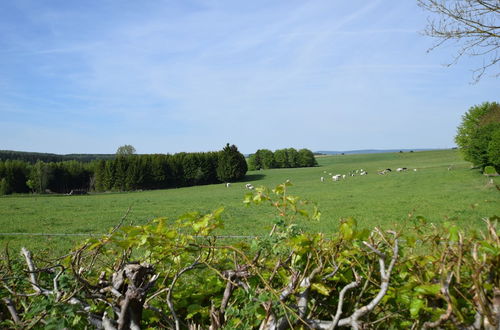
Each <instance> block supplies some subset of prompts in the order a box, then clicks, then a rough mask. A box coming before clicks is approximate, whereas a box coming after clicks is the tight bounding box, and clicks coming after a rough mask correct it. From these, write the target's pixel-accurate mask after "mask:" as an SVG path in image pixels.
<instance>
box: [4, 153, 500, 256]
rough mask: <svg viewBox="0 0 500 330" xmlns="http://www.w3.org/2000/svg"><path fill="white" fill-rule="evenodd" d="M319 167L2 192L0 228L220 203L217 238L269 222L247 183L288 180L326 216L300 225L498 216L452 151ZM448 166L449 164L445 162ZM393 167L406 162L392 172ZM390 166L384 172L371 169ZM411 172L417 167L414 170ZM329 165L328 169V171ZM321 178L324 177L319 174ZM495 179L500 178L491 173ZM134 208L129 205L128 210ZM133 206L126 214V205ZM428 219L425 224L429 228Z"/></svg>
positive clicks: (496, 195) (52, 229) (171, 213)
mask: <svg viewBox="0 0 500 330" xmlns="http://www.w3.org/2000/svg"><path fill="white" fill-rule="evenodd" d="M318 163H319V165H320V166H319V167H314V168H299V169H270V170H261V171H253V172H248V174H247V177H246V180H245V181H242V182H236V183H233V184H232V186H231V187H229V188H226V186H225V184H217V185H207V186H197V187H188V188H179V189H169V190H155V191H142V192H129V193H103V194H90V195H86V196H59V195H14V196H5V197H0V232H1V233H63V234H84V235H91V234H100V233H106V232H107V231H108V230H109V229H110V228H112V227H113V226H115V225H116V224H117V223H119V222H120V220H121V219H122V217H124V215H126V214H127V216H126V219H125V221H124V223H125V224H144V223H147V222H148V221H150V220H151V219H153V218H156V217H168V218H169V219H175V218H176V217H177V216H179V215H181V214H183V213H186V212H191V211H198V212H202V213H203V212H210V211H211V210H214V209H216V208H218V207H221V206H222V207H224V208H225V211H224V215H223V219H224V223H225V225H224V228H223V229H221V230H219V231H218V234H220V235H262V234H265V233H268V232H269V230H270V229H271V227H272V223H273V220H274V219H275V212H274V210H273V209H272V208H271V207H269V206H264V205H262V206H251V207H245V206H244V205H243V203H242V201H243V197H244V195H245V194H246V193H248V192H249V191H248V190H247V189H245V184H246V183H251V184H252V185H254V186H256V187H258V186H267V187H269V188H272V187H274V186H276V185H277V184H280V183H283V182H285V181H286V180H287V179H289V180H290V181H291V182H292V184H293V186H292V187H291V188H290V189H289V193H290V194H291V195H298V196H300V197H302V198H304V199H308V200H312V201H315V202H316V203H317V204H318V206H319V208H320V210H321V212H322V217H321V221H319V222H304V221H301V222H299V224H300V225H301V226H302V227H303V228H305V229H306V230H309V231H321V232H325V233H329V232H333V231H335V230H336V229H337V227H338V223H339V219H341V218H345V217H354V218H355V219H356V220H357V221H358V224H359V226H361V227H365V228H372V227H374V226H382V227H384V228H389V227H396V228H398V229H403V230H404V227H405V225H406V224H407V223H408V222H409V221H411V220H410V219H411V218H412V217H415V216H418V215H420V216H424V217H425V218H426V219H427V220H428V222H429V223H443V222H447V221H449V222H453V223H455V224H458V225H459V226H460V227H461V228H464V229H474V228H480V227H481V228H482V218H484V217H488V216H492V215H500V192H499V191H498V190H497V189H496V188H495V187H494V186H491V185H487V182H488V179H487V178H486V177H484V176H483V175H481V173H480V172H479V171H478V170H473V169H471V168H470V164H469V163H468V162H465V161H464V160H462V159H461V157H460V155H459V153H458V152H457V151H456V150H438V151H424V152H414V153H385V154H362V155H336V156H322V157H319V158H318ZM450 165H452V169H451V170H448V167H449V166H450ZM398 167H407V168H408V169H409V170H408V171H406V172H401V173H397V172H396V171H394V170H395V169H396V168H398ZM386 168H391V169H393V172H391V173H388V174H387V175H379V174H377V171H379V170H383V169H386ZM415 168H416V169H417V171H414V170H413V169H415ZM356 169H364V170H365V171H367V172H368V175H365V176H359V175H357V176H354V177H349V176H348V177H347V178H346V179H344V180H340V181H337V182H334V181H333V180H332V179H331V177H330V176H329V175H328V174H329V173H332V174H347V173H348V172H349V171H351V170H356ZM325 172H326V173H325ZM322 176H323V177H324V178H325V182H321V181H320V178H321V177H322ZM494 180H495V183H496V184H497V185H498V184H500V180H499V178H498V177H497V178H494ZM129 209H130V210H129ZM128 210H129V211H128ZM429 226H430V225H429ZM84 238H85V236H65V237H61V236H24V235H22V236H21V235H20V236H5V235H0V247H2V248H3V247H5V246H6V245H7V244H8V246H9V247H11V248H15V249H18V248H19V247H20V246H27V247H28V248H30V249H36V250H47V251H50V252H51V253H62V252H63V251H67V249H68V248H69V247H71V246H72V245H73V244H74V242H76V241H81V240H83V239H84Z"/></svg>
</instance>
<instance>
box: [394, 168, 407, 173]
mask: <svg viewBox="0 0 500 330" xmlns="http://www.w3.org/2000/svg"><path fill="white" fill-rule="evenodd" d="M406 170H408V169H407V168H406V167H398V168H397V170H396V171H397V172H403V171H406Z"/></svg>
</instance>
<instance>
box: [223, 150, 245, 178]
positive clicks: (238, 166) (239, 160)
mask: <svg viewBox="0 0 500 330" xmlns="http://www.w3.org/2000/svg"><path fill="white" fill-rule="evenodd" d="M247 170H248V165H247V162H246V160H245V156H243V154H242V153H240V152H239V151H238V148H237V147H236V146H235V145H234V144H233V145H229V143H228V144H226V146H225V147H224V149H222V151H220V152H219V157H218V162H217V179H218V180H219V181H220V182H231V181H237V180H240V179H243V177H245V174H246V173H247Z"/></svg>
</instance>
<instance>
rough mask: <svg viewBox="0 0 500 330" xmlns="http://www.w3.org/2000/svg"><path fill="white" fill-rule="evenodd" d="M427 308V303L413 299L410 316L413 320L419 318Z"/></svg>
mask: <svg viewBox="0 0 500 330" xmlns="http://www.w3.org/2000/svg"><path fill="white" fill-rule="evenodd" d="M424 306H425V301H424V300H422V299H419V298H416V297H415V298H413V299H412V300H411V304H410V315H411V317H412V318H414V319H416V318H418V313H419V312H420V310H421V309H422V308H423V307H424Z"/></svg>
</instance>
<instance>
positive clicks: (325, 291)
mask: <svg viewBox="0 0 500 330" xmlns="http://www.w3.org/2000/svg"><path fill="white" fill-rule="evenodd" d="M311 289H313V290H314V291H316V292H319V293H321V294H322V295H323V296H329V295H330V290H331V289H330V288H329V287H327V286H326V285H324V284H322V283H313V284H311Z"/></svg>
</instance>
